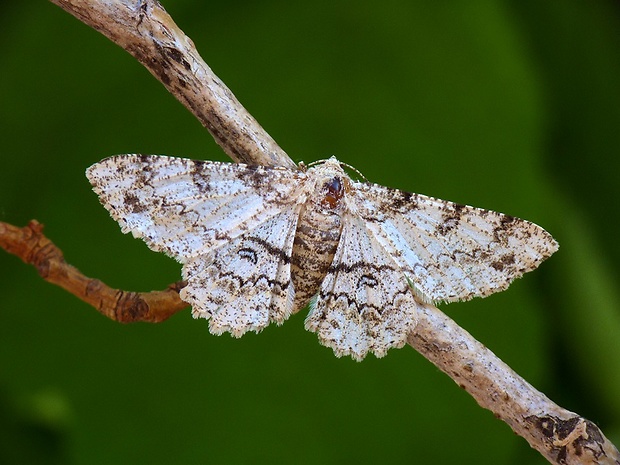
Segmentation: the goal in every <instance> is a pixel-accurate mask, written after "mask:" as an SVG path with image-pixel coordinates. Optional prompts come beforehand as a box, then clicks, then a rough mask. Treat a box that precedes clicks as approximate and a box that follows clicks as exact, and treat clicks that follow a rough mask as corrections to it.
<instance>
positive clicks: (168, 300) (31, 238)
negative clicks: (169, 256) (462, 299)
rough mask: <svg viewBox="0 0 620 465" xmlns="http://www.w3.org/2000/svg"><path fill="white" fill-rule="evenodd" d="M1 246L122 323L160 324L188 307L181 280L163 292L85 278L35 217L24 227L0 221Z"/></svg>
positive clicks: (44, 277) (52, 281)
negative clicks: (120, 287) (124, 287)
mask: <svg viewBox="0 0 620 465" xmlns="http://www.w3.org/2000/svg"><path fill="white" fill-rule="evenodd" d="M0 247H2V248H3V249H5V250H6V251H7V252H10V253H12V254H13V255H17V256H18V257H19V258H21V259H22V260H23V261H24V262H25V263H28V264H29V265H33V266H34V267H35V268H36V269H37V271H38V272H39V274H40V275H41V277H42V278H43V279H45V280H46V281H49V282H50V283H52V284H56V285H57V286H60V287H62V288H63V289H65V290H66V291H69V292H70V293H71V294H73V295H75V296H76V297H78V298H79V299H81V300H83V301H84V302H86V303H88V304H90V305H92V306H93V307H95V308H96V309H97V310H98V311H99V312H100V313H102V314H103V315H105V316H107V317H108V318H110V319H112V320H115V321H119V322H121V323H131V322H134V321H147V322H150V323H159V322H161V321H164V320H165V319H167V318H169V317H170V316H172V315H174V314H175V313H176V312H178V311H179V310H182V309H184V308H187V304H186V303H185V302H183V301H182V300H181V299H180V298H179V290H180V289H181V288H182V287H183V285H184V283H183V282H178V283H174V284H171V285H170V286H169V287H168V289H166V290H165V291H152V292H127V291H121V290H118V289H112V288H111V287H108V286H106V285H105V284H104V283H102V282H101V281H99V280H98V279H91V278H87V277H86V276H84V275H83V274H82V273H80V271H79V270H78V269H77V268H75V267H73V266H71V265H69V264H68V263H67V262H65V259H64V257H63V254H62V251H61V250H60V249H59V248H58V247H56V245H54V243H53V242H52V241H50V240H49V239H48V238H47V237H45V236H44V235H43V225H42V224H40V223H38V222H37V221H34V220H33V221H31V222H30V223H29V224H28V225H27V226H25V227H23V228H18V227H16V226H12V225H10V224H7V223H3V222H0Z"/></svg>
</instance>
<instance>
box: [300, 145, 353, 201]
mask: <svg viewBox="0 0 620 465" xmlns="http://www.w3.org/2000/svg"><path fill="white" fill-rule="evenodd" d="M309 174H310V175H311V176H313V177H314V178H315V184H314V186H315V195H317V196H318V200H319V202H320V203H321V205H322V206H323V207H325V208H327V209H330V210H334V209H337V208H338V207H339V206H340V204H341V200H342V199H343V197H344V196H345V195H346V193H347V192H348V191H349V190H350V188H351V179H350V178H349V176H348V175H347V173H345V172H344V170H343V169H342V166H341V164H340V162H339V161H338V160H336V157H331V158H330V159H328V160H322V161H320V162H317V163H316V164H314V166H313V167H312V168H311V169H310V170H309Z"/></svg>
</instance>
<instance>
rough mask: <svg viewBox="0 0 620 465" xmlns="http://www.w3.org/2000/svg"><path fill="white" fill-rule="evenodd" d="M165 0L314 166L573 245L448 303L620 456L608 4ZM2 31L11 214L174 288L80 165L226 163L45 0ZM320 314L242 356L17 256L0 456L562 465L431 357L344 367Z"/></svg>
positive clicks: (199, 327)
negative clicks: (324, 342) (134, 320)
mask: <svg viewBox="0 0 620 465" xmlns="http://www.w3.org/2000/svg"><path fill="white" fill-rule="evenodd" d="M165 6H166V7H167V8H168V11H169V12H170V13H171V14H172V16H173V17H174V18H175V20H176V22H177V23H178V24H179V26H180V27H181V28H182V29H183V30H184V31H185V32H186V33H187V34H188V35H189V36H190V37H192V39H193V40H194V42H195V43H196V45H197V47H198V49H199V50H200V52H201V53H202V55H203V57H204V58H205V60H206V61H207V62H208V63H209V65H210V66H211V67H212V68H213V69H214V70H215V72H216V73H217V74H218V75H219V76H220V77H221V78H222V79H223V80H224V82H226V83H227V84H228V85H229V87H230V88H231V89H232V90H233V92H235V94H236V95H237V97H238V98H239V99H240V100H241V101H242V102H243V103H244V105H245V106H246V107H247V108H248V109H249V110H250V112H251V113H252V114H253V115H254V116H255V117H256V118H257V119H258V120H259V121H260V122H261V123H262V124H263V126H264V127H265V128H266V129H267V130H268V131H269V132H270V134H271V135H272V136H273V137H274V138H275V139H276V140H277V141H279V143H280V144H281V145H282V147H283V148H284V149H285V150H286V151H287V152H288V153H289V154H290V155H291V156H292V157H293V159H295V160H296V161H299V160H304V161H306V162H310V161H313V160H316V159H321V158H327V157H329V156H330V155H336V156H338V158H339V159H341V160H342V161H344V162H347V163H350V164H352V165H354V166H355V167H357V168H358V169H359V170H360V171H361V172H362V173H364V174H365V175H366V177H367V178H369V179H370V180H372V181H374V182H377V183H380V184H384V185H389V186H393V187H399V188H402V189H405V190H409V191H414V192H420V193H424V194H428V195H433V196H436V197H441V198H446V199H450V200H454V201H458V202H462V203H468V204H471V205H476V206H480V207H486V208H491V209H495V210H499V211H503V212H506V213H509V214H513V215H517V216H521V217H524V218H527V219H529V220H532V221H534V222H536V223H538V224H541V225H542V226H543V227H545V228H546V229H548V230H549V231H550V232H551V233H552V234H553V235H554V236H556V238H557V239H558V241H559V242H560V245H561V248H560V251H559V252H558V254H557V255H556V256H554V257H552V258H551V259H550V261H549V262H548V263H546V264H543V266H542V268H541V269H540V270H538V271H536V272H534V273H532V274H530V275H527V276H526V277H525V278H524V279H523V280H521V281H519V282H518V283H516V284H514V285H513V286H512V287H511V288H510V289H509V290H508V291H507V292H504V293H502V294H499V295H496V296H492V297H490V298H488V299H484V300H477V301H474V302H467V303H462V304H453V305H450V306H449V307H446V308H445V310H446V311H447V312H448V313H449V314H450V315H451V316H452V317H453V318H455V319H456V320H457V321H459V323H460V324H462V325H463V326H464V327H465V328H466V329H468V331H470V332H471V333H472V334H474V335H475V336H476V337H477V338H478V339H479V340H480V341H481V342H483V343H484V344H486V345H487V346H488V347H490V348H491V349H492V350H493V351H494V352H495V353H497V354H498V355H499V357H500V358H502V359H503V360H505V361H506V362H507V363H508V364H509V365H511V366H512V367H513V368H514V369H515V370H516V371H517V372H519V373H520V374H521V375H523V376H524V377H525V378H526V379H527V380H528V381H530V382H531V383H532V384H534V385H535V386H537V387H538V388H540V389H542V390H543V391H544V392H546V393H547V394H548V395H549V396H550V397H551V398H552V399H554V400H556V401H557V402H558V403H560V405H562V406H563V407H566V408H569V409H571V410H573V411H577V412H579V413H580V414H582V415H584V416H586V417H587V418H589V419H591V420H593V421H595V422H597V423H598V424H599V425H600V426H601V427H602V428H603V431H604V432H605V433H606V434H608V435H609V436H610V437H611V438H612V440H613V439H615V441H616V444H617V443H618V442H620V402H619V401H618V399H620V379H619V378H620V346H619V345H618V344H617V341H618V338H619V337H620V304H619V302H620V298H619V297H618V287H617V284H616V283H617V282H618V278H619V270H618V266H617V263H620V247H618V245H617V236H618V230H620V219H619V218H618V215H617V213H616V212H617V210H618V203H619V200H620V182H618V179H619V174H620V171H619V169H618V163H619V162H618V157H617V154H618V150H619V148H620V131H619V130H618V128H619V127H620V86H619V85H618V83H619V82H620V58H619V57H620V53H619V51H620V39H619V36H618V34H617V31H618V30H620V11H619V10H618V8H617V5H616V4H615V3H614V2H611V1H602V0H597V1H591V2H576V1H568V2H557V3H550V2H536V1H533V0H525V1H524V0H521V1H512V2H500V1H495V2H469V1H453V2H409V1H405V0H389V1H388V2H387V3H386V2H382V3H377V2H368V1H362V2H355V3H345V2H327V1H318V2H312V3H295V2H285V1H282V0H280V1H277V0H273V1H265V2H217V3H214V2H197V1H195V0H177V1H175V2H166V3H165ZM0 41H1V43H2V44H3V47H2V48H0V61H1V62H2V67H1V68H0V84H1V85H0V140H1V141H2V145H1V150H2V155H1V160H2V165H1V168H0V220H2V221H7V222H10V223H13V224H17V225H23V224H25V223H26V222H27V221H28V220H30V219H31V218H36V219H38V220H39V221H41V222H42V223H44V224H46V225H47V228H46V233H47V234H48V235H49V237H50V238H51V239H52V240H54V241H55V242H56V243H57V245H59V246H60V247H61V248H62V249H63V251H64V252H65V255H66V258H67V260H68V261H69V262H70V263H72V264H74V265H75V266H77V267H78V268H80V269H81V270H82V271H83V272H84V273H86V274H87V275H90V276H93V277H98V278H100V279H102V280H104V281H105V282H107V283H109V284H110V285H112V286H116V287H120V288H124V289H130V290H152V289H160V288H163V287H165V286H166V285H167V284H169V283H171V282H173V281H176V280H177V279H178V277H179V268H180V267H179V266H178V265H177V264H175V263H174V262H173V261H172V260H169V259H167V258H166V257H164V256H161V255H158V254H154V253H151V252H150V251H148V250H147V249H146V247H145V246H144V245H143V244H142V243H141V242H139V241H136V240H133V239H132V238H131V237H127V236H122V235H121V233H120V231H119V228H118V226H117V225H116V223H114V222H113V221H112V220H111V219H110V218H108V215H107V213H106V212H105V211H104V210H103V208H101V207H100V205H99V203H98V201H97V199H96V197H95V195H94V194H93V193H92V192H91V191H90V188H89V185H88V182H87V181H86V179H85V177H84V174H83V173H84V170H85V168H86V167H87V166H89V165H90V164H91V163H93V162H95V161H98V160H100V159H102V158H104V157H106V156H109V155H112V154H117V153H131V152H142V153H162V154H167V155H178V156H188V157H193V158H203V159H220V160H225V156H224V155H223V153H222V152H221V150H219V148H218V147H217V145H216V144H215V143H214V142H213V141H212V140H211V137H210V136H209V134H208V133H207V132H206V131H205V130H204V129H203V128H202V127H201V126H200V124H199V123H197V122H196V121H195V120H194V119H193V117H192V116H191V115H190V114H189V113H188V112H187V111H186V110H185V109H184V108H183V107H182V106H181V105H180V104H178V103H177V102H176V101H175V100H174V99H173V98H172V97H171V96H170V95H168V94H167V92H166V91H165V90H164V88H163V87H162V86H161V85H160V84H159V83H157V82H156V81H155V80H154V79H153V78H152V77H151V76H150V75H149V74H148V72H146V71H145V70H144V69H142V68H141V66H140V65H139V64H137V63H136V62H135V61H134V60H133V59H132V58H131V57H130V56H129V55H127V54H126V53H124V52H123V51H122V50H120V49H119V48H118V47H116V46H114V45H112V44H111V43H110V42H109V41H107V39H105V38H104V37H103V36H101V35H99V34H98V33H96V32H95V31H93V30H90V29H88V28H87V27H85V26H84V25H82V24H81V23H79V22H78V21H77V20H76V19H74V18H73V17H71V16H70V15H68V14H67V13H65V12H63V11H62V10H60V9H59V8H57V7H55V6H53V5H52V4H51V3H47V2H37V3H36V4H35V3H31V2H12V4H11V5H10V6H7V5H5V4H2V6H0ZM303 313H304V312H302V314H303ZM302 314H300V315H296V316H295V317H293V318H291V320H290V321H288V322H287V323H286V324H285V325H284V326H283V327H281V328H275V327H274V328H268V329H267V330H265V331H264V332H263V333H262V334H260V335H259V336H256V335H247V336H245V337H243V338H242V339H240V340H234V339H232V338H230V337H228V336H222V337H215V336H212V335H210V334H209V333H208V329H207V323H206V322H204V321H193V320H192V319H191V317H190V316H189V313H188V312H183V313H181V314H178V315H176V316H175V317H173V318H172V319H171V320H169V321H167V322H165V323H163V324H160V325H147V324H136V325H129V326H123V325H119V324H116V323H113V322H111V321H107V320H105V319H104V318H103V317H101V316H100V315H98V314H97V313H96V312H95V311H94V310H92V309H91V308H89V307H87V306H86V305H85V304H83V303H82V302H79V301H78V300H77V299H75V298H73V297H72V296H70V295H68V294H67V293H65V292H64V291H62V290H60V289H57V288H55V287H53V286H51V285H49V284H47V283H45V282H43V281H42V280H41V279H40V278H39V277H38V276H37V275H36V272H35V271H34V270H33V269H32V268H30V267H26V266H25V265H23V264H22V263H21V262H20V261H19V260H18V259H16V258H15V257H13V256H10V255H8V254H6V253H0V437H1V438H2V440H0V444H1V445H0V463H20V464H21V463H76V464H77V463H88V464H94V465H97V464H110V463H151V464H159V463H161V464H168V463H179V464H199V463H200V464H203V463H262V462H264V463H274V462H288V463H308V464H310V463H321V464H329V463H378V462H392V463H404V462H416V463H418V462H419V463H427V462H428V463H435V464H444V463H446V464H447V463H461V464H467V463H476V464H482V463H485V464H486V463H489V464H513V463H514V464H516V463H519V464H522V463H545V462H544V460H543V459H542V458H541V457H539V456H538V455H537V453H535V452H533V451H531V450H530V449H529V448H528V446H527V444H526V443H525V441H524V440H522V439H520V438H518V437H516V436H514V435H513V434H512V433H511V432H510V431H509V429H508V427H507V426H506V425H504V424H503V423H501V422H500V421H498V420H496V419H495V418H493V416H492V415H491V414H490V413H489V412H487V411H484V410H482V409H480V408H479V407H478V406H477V405H476V404H475V403H474V402H473V401H472V400H471V398H469V396H468V395H467V394H465V393H464V392H462V391H461V390H460V389H458V388H457V387H456V386H455V385H454V383H453V382H452V381H451V380H450V379H449V378H448V377H447V376H445V375H443V374H441V373H440V372H438V370H437V369H436V368H435V367H433V366H432V365H431V364H430V363H428V362H427V361H426V360H424V359H423V358H422V357H420V356H419V355H417V354H416V353H415V352H414V351H413V350H411V348H408V347H407V348H404V349H402V350H399V351H392V352H391V353H390V354H389V355H388V356H387V357H386V358H385V359H382V360H375V359H372V358H369V359H368V360H366V361H364V362H363V363H361V364H357V363H355V362H353V361H351V360H349V359H342V360H339V359H335V358H334V357H333V355H332V353H331V351H330V350H329V349H326V348H323V347H320V346H319V345H318V344H317V341H316V337H315V336H314V335H312V334H310V333H307V332H305V331H304V330H303V315H302ZM7 438H8V440H5V439H7Z"/></svg>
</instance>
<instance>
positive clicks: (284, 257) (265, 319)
mask: <svg viewBox="0 0 620 465" xmlns="http://www.w3.org/2000/svg"><path fill="white" fill-rule="evenodd" d="M87 176H88V179H89V180H90V182H91V184H92V185H93V187H94V190H95V192H96V193H97V194H98V195H99V198H100V200H101V203H102V204H103V205H104V206H105V207H106V209H107V210H108V211H109V212H110V214H111V215H112V217H113V218H114V219H115V220H116V221H118V222H119V224H120V225H121V227H122V230H123V232H125V233H127V232H131V233H133V235H134V236H135V237H140V238H142V239H144V241H145V242H146V243H147V244H148V246H149V247H150V248H151V249H153V250H156V251H163V252H166V253H167V254H168V255H171V256H173V257H174V258H176V259H177V260H178V261H180V262H181V263H182V264H183V277H184V279H185V280H187V282H188V284H187V286H186V287H185V288H184V289H183V290H182V291H181V294H180V295H181V298H182V299H183V300H185V301H187V302H189V303H190V304H191V305H192V306H193V309H194V310H193V313H194V316H197V317H198V316H199V317H204V318H211V320H212V321H211V323H210V329H211V331H212V332H214V333H218V334H220V333H222V332H224V331H230V332H231V333H232V334H233V335H234V336H240V335H242V334H243V333H245V332H246V331H249V330H253V331H260V330H261V329H262V328H264V327H265V326H267V325H268V324H269V323H270V322H271V321H275V322H278V323H281V322H282V321H284V320H285V319H286V318H287V317H288V316H289V315H290V313H291V307H292V302H293V298H294V291H293V287H292V285H291V276H290V256H291V249H292V246H293V240H294V238H295V229H296V225H297V218H298V216H299V211H300V209H301V204H303V202H304V198H303V189H302V187H303V184H304V183H303V179H302V178H303V177H304V176H305V175H304V174H303V173H301V172H298V171H294V170H287V169H279V168H277V169H270V168H262V167H252V166H247V165H241V164H229V163H217V162H201V161H194V160H188V159H182V158H172V157H160V156H142V155H121V156H116V157H111V158H108V159H106V160H103V161H102V162H100V163H97V164H95V165H93V166H91V167H90V168H89V169H88V171H87Z"/></svg>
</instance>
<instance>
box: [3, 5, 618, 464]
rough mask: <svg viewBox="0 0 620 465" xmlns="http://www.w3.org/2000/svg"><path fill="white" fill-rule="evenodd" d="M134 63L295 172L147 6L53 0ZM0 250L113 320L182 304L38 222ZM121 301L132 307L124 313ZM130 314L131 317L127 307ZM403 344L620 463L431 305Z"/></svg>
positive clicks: (527, 429)
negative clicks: (53, 238)
mask: <svg viewBox="0 0 620 465" xmlns="http://www.w3.org/2000/svg"><path fill="white" fill-rule="evenodd" d="M51 1H52V2H53V3H55V4H57V5H59V6H60V7H62V8H63V9H65V10H66V11H68V12H69V13H71V14H73V15H74V16H76V17H77V18H78V19H80V20H81V21H83V22H84V23H86V24H88V25H90V26H92V27H93V28H95V29H97V30H98V31H100V32H101V33H102V34H104V35H106V36H107V37H108V38H110V40H112V41H113V42H115V43H116V44H118V45H120V46H121V47H123V48H124V49H125V50H127V51H128V52H129V53H131V54H132V55H133V56H134V57H136V59H137V60H138V61H140V62H141V63H142V64H143V65H144V66H145V67H147V69H149V71H150V72H151V73H152V74H153V75H154V76H155V77H156V78H157V79H159V80H160V81H161V82H162V83H163V84H164V85H165V86H166V88H167V89H168V91H170V92H171V93H172V94H173V95H174V96H175V97H177V98H178V99H179V100H180V101H181V102H182V103H183V104H184V105H185V106H186V107H187V108H188V109H189V110H190V111H191V112H192V113H193V114H194V115H195V116H196V117H197V118H198V119H199V120H200V121H201V122H202V123H203V125H204V126H205V127H206V128H207V129H208V130H209V131H210V132H211V134H212V135H213V137H214V138H215V140H216V141H217V142H218V143H219V144H220V145H221V146H222V148H223V149H224V150H225V152H226V153H227V154H228V155H229V156H230V157H231V158H232V159H233V160H235V161H237V162H245V163H251V164H259V165H268V166H287V167H294V166H295V165H294V163H293V162H292V161H291V160H290V158H289V157H288V156H287V155H286V154H285V153H284V152H283V151H282V150H281V149H280V148H279V147H278V146H277V144H276V143H275V142H274V141H273V139H272V138H271V137H270V136H269V135H268V134H267V133H266V132H265V131H264V130H263V129H262V128H261V127H260V126H259V125H258V123H257V122H256V120H254V118H252V117H251V116H250V115H249V114H248V113H247V111H246V110H245V109H244V108H243V107H242V106H241V104H240V103H239V102H238V101H237V100H236V99H235V97H234V96H233V95H232V93H231V92H230V90H228V89H227V88H226V86H225V85H224V84H223V83H222V82H221V81H220V80H219V79H218V78H217V77H216V76H215V75H214V74H213V72H212V71H211V70H210V69H209V67H208V66H207V65H206V63H205V62H204V61H203V60H202V58H201V57H200V56H199V54H198V52H197V51H196V50H195V48H194V45H193V43H192V41H191V40H190V39H189V38H188V37H186V36H185V34H183V32H182V31H181V30H180V29H179V28H178V27H177V26H176V25H175V24H174V22H173V21H172V19H171V18H170V17H169V16H168V14H167V13H166V12H165V11H164V9H163V8H162V7H161V6H160V5H159V4H158V3H157V2H156V1H153V0H144V1H137V0H132V1H130V0H106V1H102V0H51ZM0 246H2V247H4V248H5V249H6V250H7V251H9V252H11V253H14V254H16V255H18V256H20V257H21V258H22V259H23V260H24V261H25V262H26V263H31V264H33V265H35V266H36V267H37V269H38V270H39V273H40V274H41V275H42V276H43V277H44V279H46V280H48V281H50V282H53V283H55V284H58V285H60V286H61V287H63V288H65V289H67V290H68V291H69V292H72V293H73V294H75V295H77V296H78V297H79V298H81V299H82V300H84V301H86V302H88V303H90V304H91V305H93V306H95V307H96V308H97V309H98V310H99V311H101V312H102V313H103V314H105V315H106V316H108V317H110V318H113V319H115V320H117V321H137V320H142V321H162V320H163V319H165V318H167V317H168V316H170V315H171V314H173V313H175V312H176V311H178V310H180V309H181V308H183V307H185V306H186V304H184V303H183V302H181V301H180V299H179V298H178V294H177V292H178V290H179V289H180V287H181V286H182V283H177V284H175V285H173V286H171V287H170V288H169V289H168V290H166V291H162V292H160V293H157V292H153V293H126V292H124V291H118V290H114V289H110V288H108V287H107V286H105V285H104V284H103V283H101V282H99V281H97V280H91V279H89V278H86V277H84V276H83V275H82V274H81V273H79V271H77V270H76V269H75V268H73V267H71V266H70V265H68V264H66V263H65V262H64V259H63V257H62V253H61V252H60V250H58V249H57V248H56V247H55V246H54V245H53V244H52V243H51V242H50V241H49V240H48V239H47V238H45V237H44V236H43V234H42V231H41V226H40V225H39V224H38V223H36V222H31V224H30V225H28V226H27V227H25V228H23V229H19V228H16V227H14V226H10V225H7V224H4V223H2V224H0ZM125 301H131V302H134V303H133V304H131V305H129V306H126V305H125V304H123V302H125ZM130 309H133V310H130ZM409 344H410V345H411V346H413V347H414V348H415V349H416V350H417V351H418V352H420V353H421V354H422V355H423V356H425V357H426V358H427V359H428V360H430V361H431V362H432V363H434V364H435V365H436V366H437V367H439V368H440V369H441V370H442V371H443V372H445V373H446V374H447V375H448V376H450V377H451V378H452V379H453V380H454V381H455V382H456V383H457V384H458V385H459V386H461V387H462V388H463V389H465V390H466V391H467V392H469V393H470V394H471V395H472V396H473V397H474V399H476V401H477V402H478V404H480V406H482V407H484V408H487V409H489V410H491V411H492V412H493V413H494V414H495V415H496V416H497V417H498V418H500V419H501V420H503V421H505V422H506V423H507V424H508V425H509V426H510V427H511V428H512V429H513V430H514V431H515V432H516V433H517V434H519V435H520V436H522V437H524V438H525V439H526V440H527V441H528V442H529V444H530V445H531V446H532V447H533V448H535V449H536V450H538V451H539V452H540V453H541V454H542V455H543V456H544V457H546V458H547V459H548V460H549V461H550V462H552V463H564V464H575V465H577V464H613V465H620V454H619V453H618V451H617V449H616V448H615V447H614V446H613V444H611V443H610V442H609V441H608V440H607V438H606V437H605V436H604V435H603V433H602V432H601V431H600V429H599V428H598V427H597V426H596V425H595V424H594V423H592V422H590V421H588V420H586V419H584V418H582V417H580V416H579V415H577V414H575V413H573V412H570V411H568V410H565V409H563V408H561V407H559V406H558V405H556V404H555V403H553V402H552V401H551V400H549V399H548V398H547V397H546V396H545V395H544V394H542V393H540V392H539V391H537V390H536V389H534V388H533V387H532V386H531V385H530V384H528V383H527V382H526V381H525V380H523V379H522V378H521V377H519V375H517V374H516V373H515V372H514V371H512V370H511V369H510V368H509V367H508V366H507V365H506V364H505V363H503V362H502V361H501V360H500V359H499V358H497V357H496V356H495V355H494V354H493V353H492V352H491V351H489V350H488V349H487V348H486V347H484V346H483V345H482V344H480V343H479V342H478V341H476V340H475V339H474V338H473V337H472V336H471V335H470V334H469V333H467V331H465V330H463V329H462V328H460V327H459V326H458V325H457V324H456V323H455V322H454V321H452V320H451V319H449V318H448V317H447V316H446V315H444V314H443V313H442V312H441V311H439V310H438V309H437V308H435V307H433V306H431V305H426V306H425V307H424V311H423V312H420V315H419V317H418V324H417V326H416V329H415V333H413V334H411V335H410V337H409Z"/></svg>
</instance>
